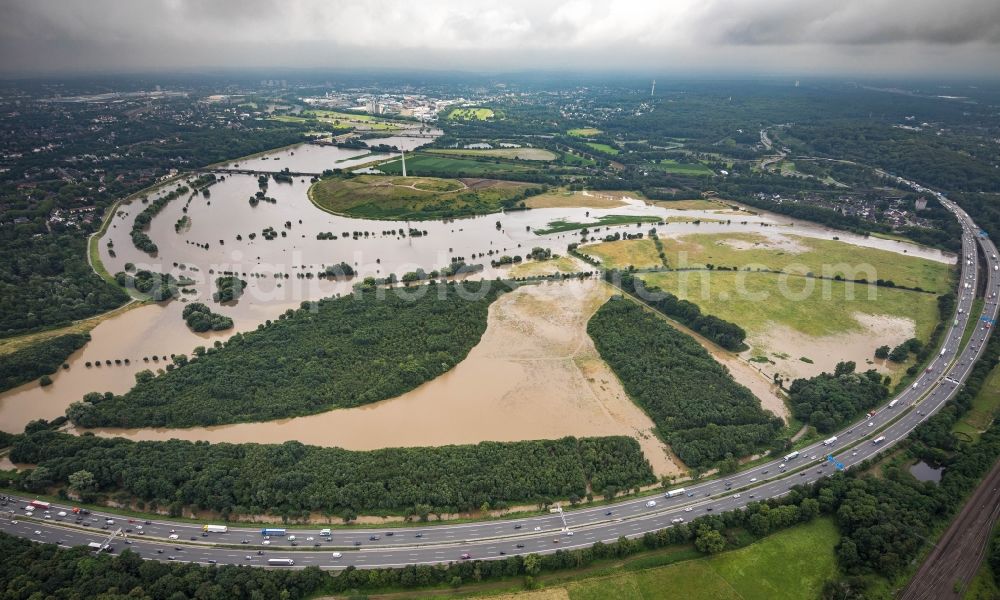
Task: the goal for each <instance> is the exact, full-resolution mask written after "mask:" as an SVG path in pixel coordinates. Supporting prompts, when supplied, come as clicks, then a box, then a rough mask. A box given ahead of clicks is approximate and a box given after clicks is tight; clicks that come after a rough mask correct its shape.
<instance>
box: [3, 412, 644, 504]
mask: <svg viewBox="0 0 1000 600" xmlns="http://www.w3.org/2000/svg"><path fill="white" fill-rule="evenodd" d="M10 458H11V460H13V461H15V462H18V463H30V464H37V467H36V468H35V469H34V470H33V471H31V472H30V473H29V474H27V475H26V476H25V477H24V480H23V482H22V484H23V486H24V487H25V488H27V489H29V490H32V491H40V490H44V489H47V488H49V487H50V486H60V487H65V486H67V485H68V483H69V477H70V476H71V475H72V474H73V473H76V472H78V471H88V472H90V473H92V474H93V475H94V481H95V488H94V490H93V491H92V493H93V494H95V495H96V494H114V493H117V492H124V493H125V494H126V495H128V496H131V497H134V498H135V499H137V500H138V501H141V502H143V503H144V506H145V507H146V508H153V507H162V508H169V509H170V510H171V512H172V513H173V514H179V511H180V509H181V508H182V507H189V508H193V509H206V510H212V511H216V512H218V513H220V515H221V516H222V517H223V518H236V517H239V516H241V515H244V516H246V515H255V514H274V515H281V516H285V517H289V518H299V517H304V516H308V514H309V513H310V512H322V513H323V514H326V515H329V516H331V517H334V516H337V517H344V516H350V515H357V514H382V513H405V514H414V515H419V516H422V517H426V516H427V515H429V514H436V513H442V512H456V511H467V510H474V509H479V508H480V507H481V506H482V505H483V504H484V503H487V504H489V506H491V507H494V508H503V507H505V506H509V505H510V504H511V503H525V502H530V503H536V502H537V503H542V502H551V501H552V500H554V499H559V498H576V499H582V498H584V497H585V496H586V495H587V492H588V486H589V487H590V488H593V489H595V490H606V489H608V488H611V490H612V491H615V490H628V489H631V488H633V487H636V486H639V485H645V484H649V483H654V482H655V481H656V479H655V477H653V472H652V469H651V468H650V466H649V463H648V462H646V459H645V457H644V456H643V454H642V450H641V449H640V448H639V443H638V442H636V441H635V440H634V439H632V438H629V437H605V438H584V439H576V438H571V437H568V438H563V439H560V440H538V441H527V442H482V443H480V444H476V445H468V446H443V447H439V448H387V449H382V450H373V451H367V452H354V451H349V450H343V449H340V448H325V447H317V446H306V445H304V444H301V443H299V442H286V443H284V444H280V445H277V444H271V445H262V444H207V443H204V442H196V443H193V442H185V441H180V440H170V441H167V442H132V441H129V440H125V439H123V438H102V437H97V436H94V435H82V436H77V435H68V434H63V433H58V432H55V431H51V430H42V431H35V432H34V433H31V434H26V435H22V436H17V437H15V438H14V444H13V448H12V450H11V454H10Z"/></svg>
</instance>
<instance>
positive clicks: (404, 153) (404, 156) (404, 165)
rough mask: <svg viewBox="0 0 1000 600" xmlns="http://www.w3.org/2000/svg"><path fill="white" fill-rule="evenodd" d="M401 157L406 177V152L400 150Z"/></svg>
mask: <svg viewBox="0 0 1000 600" xmlns="http://www.w3.org/2000/svg"><path fill="white" fill-rule="evenodd" d="M399 156H400V157H401V158H402V159H403V177H406V151H405V150H400V152H399Z"/></svg>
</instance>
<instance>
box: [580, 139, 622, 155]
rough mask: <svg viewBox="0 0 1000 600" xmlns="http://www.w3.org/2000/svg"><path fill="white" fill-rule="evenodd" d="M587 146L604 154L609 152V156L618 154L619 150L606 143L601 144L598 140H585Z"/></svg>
mask: <svg viewBox="0 0 1000 600" xmlns="http://www.w3.org/2000/svg"><path fill="white" fill-rule="evenodd" d="M587 146H589V147H591V148H593V149H594V150H597V151H598V152H603V153H604V154H610V155H611V156H618V155H619V154H620V153H621V152H620V151H619V150H618V148H615V147H614V146H609V145H607V144H601V143H598V142H587Z"/></svg>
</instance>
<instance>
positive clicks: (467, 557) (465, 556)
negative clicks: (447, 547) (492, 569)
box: [459, 552, 472, 560]
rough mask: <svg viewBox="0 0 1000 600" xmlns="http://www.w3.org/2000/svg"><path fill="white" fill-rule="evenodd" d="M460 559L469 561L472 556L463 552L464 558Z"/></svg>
mask: <svg viewBox="0 0 1000 600" xmlns="http://www.w3.org/2000/svg"><path fill="white" fill-rule="evenodd" d="M459 558H461V559H462V560H469V559H470V558H472V555H471V554H469V553H468V552H463V553H462V556H460V557H459Z"/></svg>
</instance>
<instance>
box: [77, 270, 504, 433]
mask: <svg viewBox="0 0 1000 600" xmlns="http://www.w3.org/2000/svg"><path fill="white" fill-rule="evenodd" d="M460 288H461V289H460ZM509 289H510V288H509V287H507V286H505V285H503V284H500V283H497V282H490V281H488V282H479V283H477V282H463V283H449V284H438V283H431V284H429V285H427V286H422V287H420V288H412V289H410V290H407V291H402V290H385V289H376V290H360V289H359V290H358V291H357V292H355V293H354V294H352V295H349V296H345V297H342V298H328V299H324V300H320V301H319V302H306V303H303V306H302V308H300V309H298V310H289V311H287V312H286V313H284V314H282V315H281V316H280V317H279V318H278V319H277V320H275V321H268V322H267V323H265V324H262V325H260V326H259V327H258V329H257V330H256V331H251V332H248V333H237V334H235V335H233V337H231V338H230V339H229V340H228V341H227V342H225V344H223V346H222V347H221V348H210V349H208V351H207V352H206V353H205V354H204V355H203V356H196V357H193V358H192V359H191V360H190V361H189V362H188V363H187V364H186V365H184V366H182V367H179V368H176V369H174V370H172V371H170V372H168V373H165V374H163V375H161V376H159V377H156V378H154V379H152V380H149V381H146V382H143V383H139V384H137V385H136V386H135V388H133V389H132V390H131V391H129V392H127V393H126V394H124V395H121V396H115V395H112V394H104V395H101V394H96V393H95V394H88V395H87V396H86V397H85V398H84V401H83V402H77V403H74V404H73V405H71V406H70V408H69V410H68V411H67V416H69V417H70V418H71V419H72V420H73V421H74V422H75V423H77V424H79V425H82V426H84V427H100V426H112V427H192V426H196V425H218V424H221V423H235V422H240V421H267V420H271V419H280V418H286V417H292V416H298V415H306V414H312V413H317V412H320V411H324V410H329V409H332V408H347V407H352V406H361V405H363V404H369V403H371V402H376V401H378V400H384V399H386V398H392V397H394V396H398V395H399V394H402V393H404V392H408V391H410V390H412V389H413V388H415V387H417V386H418V385H420V384H422V383H424V382H426V381H429V380H431V379H433V378H435V377H437V376H438V375H441V374H442V373H445V372H446V371H448V370H449V369H451V368H452V367H454V366H455V365H456V364H458V363H459V362H460V361H461V360H462V359H464V358H465V356H466V355H467V354H468V353H469V350H471V349H472V347H473V346H474V345H476V343H478V341H479V338H480V337H482V335H483V332H484V331H485V330H486V315H487V308H488V307H489V305H490V303H491V302H493V300H495V299H496V298H497V297H498V296H499V295H500V294H502V293H504V292H506V291H508V290H509Z"/></svg>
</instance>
